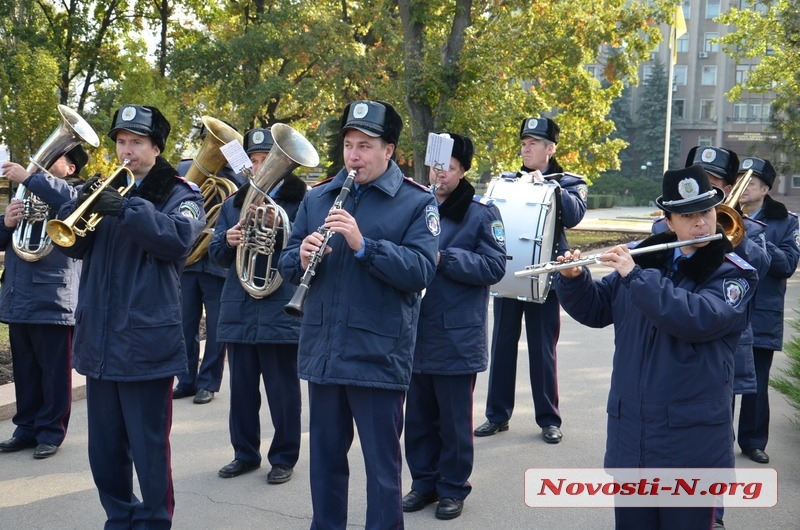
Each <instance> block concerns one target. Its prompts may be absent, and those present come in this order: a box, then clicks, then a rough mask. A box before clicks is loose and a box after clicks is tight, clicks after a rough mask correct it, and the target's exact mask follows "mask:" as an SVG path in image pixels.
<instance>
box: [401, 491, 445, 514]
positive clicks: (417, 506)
mask: <svg viewBox="0 0 800 530" xmlns="http://www.w3.org/2000/svg"><path fill="white" fill-rule="evenodd" d="M438 500H439V496H438V495H436V492H435V491H431V492H429V493H422V492H421V491H418V490H411V491H409V492H408V493H407V494H406V495H405V496H404V497H403V511H404V512H418V511H420V510H421V509H423V508H424V507H426V506H427V505H429V504H433V503H434V502H436V501H438Z"/></svg>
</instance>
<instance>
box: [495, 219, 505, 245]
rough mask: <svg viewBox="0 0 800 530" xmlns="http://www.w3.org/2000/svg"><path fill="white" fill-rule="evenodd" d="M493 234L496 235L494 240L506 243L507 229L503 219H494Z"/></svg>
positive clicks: (502, 243)
mask: <svg viewBox="0 0 800 530" xmlns="http://www.w3.org/2000/svg"><path fill="white" fill-rule="evenodd" d="M492 236H494V240H495V241H497V242H498V243H500V244H501V245H505V244H506V230H505V227H503V221H500V220H496V221H492Z"/></svg>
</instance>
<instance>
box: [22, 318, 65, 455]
mask: <svg viewBox="0 0 800 530" xmlns="http://www.w3.org/2000/svg"><path fill="white" fill-rule="evenodd" d="M8 335H9V343H10V345H11V360H12V366H13V370H14V393H15V395H16V400H17V412H16V414H14V418H13V419H12V421H13V422H14V425H16V426H17V428H16V429H15V430H14V437H15V438H19V439H20V440H23V441H26V442H30V441H35V442H36V443H37V444H42V443H47V444H53V445H56V446H60V445H61V443H62V442H63V441H64V437H65V436H66V435H67V426H68V425H69V416H70V410H71V408H72V326H60V325H55V324H24V323H23V324H9V325H8Z"/></svg>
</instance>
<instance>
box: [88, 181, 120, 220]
mask: <svg viewBox="0 0 800 530" xmlns="http://www.w3.org/2000/svg"><path fill="white" fill-rule="evenodd" d="M124 203H125V198H124V197H123V196H122V195H120V194H119V192H118V191H117V190H116V189H114V188H111V187H108V188H106V189H104V190H103V191H102V192H100V196H99V197H98V198H97V201H96V202H95V203H94V205H92V212H94V213H99V214H100V215H116V216H117V217H122V211H123V210H124Z"/></svg>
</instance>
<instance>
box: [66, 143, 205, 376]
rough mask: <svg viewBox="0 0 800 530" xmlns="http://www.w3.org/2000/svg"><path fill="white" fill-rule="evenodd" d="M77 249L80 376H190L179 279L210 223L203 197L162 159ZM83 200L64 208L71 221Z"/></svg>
mask: <svg viewBox="0 0 800 530" xmlns="http://www.w3.org/2000/svg"><path fill="white" fill-rule="evenodd" d="M123 203H124V205H125V207H124V208H123V210H122V215H121V216H120V217H117V216H113V215H107V216H105V217H103V219H102V220H101V221H100V223H99V224H98V226H97V229H96V230H95V231H94V232H90V233H89V234H88V235H87V236H86V237H82V238H80V237H79V238H78V241H77V242H76V243H75V245H74V246H72V247H59V248H60V249H61V251H62V252H64V253H65V254H67V255H68V256H71V257H75V258H79V259H82V260H83V271H82V274H81V285H80V291H79V296H78V308H77V313H76V326H75V336H74V340H73V350H74V356H73V359H72V363H73V366H74V368H75V369H76V370H77V371H78V373H80V374H83V375H86V376H89V377H94V378H96V379H101V378H102V379H109V380H112V381H146V380H151V379H160V378H164V377H171V376H174V375H178V374H181V373H183V372H185V371H186V345H185V343H184V341H183V324H182V316H181V299H180V296H181V295H180V276H181V272H182V271H183V264H184V262H185V260H186V256H188V255H189V251H190V250H191V249H192V245H193V244H194V242H195V240H196V239H197V237H198V236H199V235H200V231H201V230H203V228H204V226H205V213H204V212H203V196H202V195H201V194H200V190H199V189H198V188H197V186H195V185H194V184H191V183H189V182H187V181H185V180H183V179H182V178H180V177H178V175H177V173H176V172H175V169H174V168H173V167H172V166H170V165H169V163H168V162H167V161H166V160H164V159H163V158H161V157H158V159H157V161H156V165H155V166H154V167H153V168H152V169H151V170H150V172H149V173H148V174H147V176H145V177H144V179H142V181H141V184H140V185H139V187H138V188H134V189H133V190H131V191H130V192H129V193H128V195H126V197H125V198H124V200H123ZM75 205H76V200H72V201H69V202H67V203H65V204H64V205H63V206H62V207H61V210H60V211H59V214H58V216H59V218H60V219H64V218H66V217H67V216H69V214H71V213H72V212H73V210H74V209H75Z"/></svg>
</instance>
